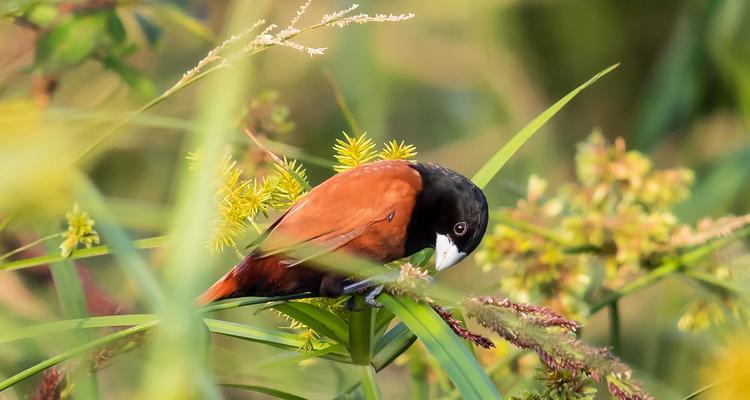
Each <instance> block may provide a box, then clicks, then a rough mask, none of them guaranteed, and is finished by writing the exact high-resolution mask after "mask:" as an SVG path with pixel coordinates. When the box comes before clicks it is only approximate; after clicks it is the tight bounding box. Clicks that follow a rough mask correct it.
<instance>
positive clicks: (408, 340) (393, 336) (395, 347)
mask: <svg viewBox="0 0 750 400" xmlns="http://www.w3.org/2000/svg"><path fill="white" fill-rule="evenodd" d="M416 340H417V336H416V335H414V333H413V332H412V331H410V330H409V328H407V327H406V325H404V323H403V322H401V323H399V324H398V325H396V327H395V328H393V329H391V330H390V331H388V332H387V333H386V334H385V335H383V337H382V338H380V340H378V342H377V343H376V344H375V355H374V356H373V357H372V365H373V366H374V367H375V370H377V371H380V370H382V369H383V368H385V367H387V366H388V365H390V364H391V363H392V362H393V360H395V359H396V358H398V356H400V355H401V354H403V353H404V352H405V351H406V350H408V349H409V347H411V345H412V344H414V342H415V341H416Z"/></svg>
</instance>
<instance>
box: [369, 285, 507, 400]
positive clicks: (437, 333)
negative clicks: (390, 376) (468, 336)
mask: <svg viewBox="0 0 750 400" xmlns="http://www.w3.org/2000/svg"><path fill="white" fill-rule="evenodd" d="M378 301H380V302H381V303H382V304H383V305H384V306H385V307H386V308H388V309H389V310H391V312H393V313H394V314H396V316H398V317H399V318H401V321H403V322H404V324H406V326H407V327H408V328H409V329H410V330H411V331H412V332H414V334H415V335H417V337H418V338H419V340H421V341H422V343H423V344H424V345H425V346H426V347H427V349H428V350H429V351H430V353H431V354H432V355H433V356H434V357H435V358H436V359H437V360H438V362H439V363H440V365H441V366H442V367H443V369H444V370H445V373H446V374H447V375H448V377H449V378H450V380H451V381H452V382H453V384H454V385H455V386H456V388H457V389H458V391H459V392H460V393H461V396H462V397H463V398H464V399H480V400H486V399H500V398H501V396H500V393H498V391H497V389H496V388H495V386H494V385H493V384H492V381H491V380H490V378H489V377H488V376H487V374H486V373H485V372H484V370H482V367H481V366H480V365H479V363H478V362H477V360H476V358H474V356H473V355H472V354H471V353H470V352H469V350H468V349H467V348H466V346H465V345H464V342H463V340H462V339H460V338H459V337H458V336H456V334H455V333H453V331H452V330H451V329H450V328H449V327H448V326H447V325H446V324H445V322H444V321H443V320H442V318H440V316H439V315H437V313H435V311H434V310H433V309H432V308H430V307H429V306H427V305H424V304H419V303H417V302H416V301H414V300H412V299H409V298H395V297H392V296H390V295H387V294H385V295H381V296H380V297H378Z"/></svg>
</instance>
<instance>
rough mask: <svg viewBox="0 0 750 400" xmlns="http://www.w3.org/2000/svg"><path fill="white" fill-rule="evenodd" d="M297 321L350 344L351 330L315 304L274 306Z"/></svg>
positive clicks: (345, 343) (342, 342) (289, 303)
mask: <svg viewBox="0 0 750 400" xmlns="http://www.w3.org/2000/svg"><path fill="white" fill-rule="evenodd" d="M272 308H274V309H275V310H277V311H279V312H282V313H284V314H285V315H287V316H289V317H290V318H292V319H294V320H295V321H297V322H299V323H301V324H304V325H305V326H307V327H309V328H311V329H312V330H314V331H315V332H318V333H320V334H322V335H325V336H327V337H329V338H331V339H333V340H335V341H337V342H339V343H341V344H344V345H347V344H348V343H349V328H348V326H347V325H346V322H345V321H344V320H343V319H342V318H341V317H339V316H338V315H336V314H334V313H332V312H330V311H328V310H325V309H323V308H320V307H318V306H316V305H314V304H309V303H297V302H287V303H280V304H275V305H273V306H272Z"/></svg>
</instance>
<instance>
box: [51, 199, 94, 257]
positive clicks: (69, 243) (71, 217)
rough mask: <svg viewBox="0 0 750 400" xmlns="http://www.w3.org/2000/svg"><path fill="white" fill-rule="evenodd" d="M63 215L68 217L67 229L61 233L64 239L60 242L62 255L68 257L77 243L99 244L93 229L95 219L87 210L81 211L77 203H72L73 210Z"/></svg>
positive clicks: (88, 245)
mask: <svg viewBox="0 0 750 400" xmlns="http://www.w3.org/2000/svg"><path fill="white" fill-rule="evenodd" d="M65 217H66V218H67V219H68V230H67V231H65V232H64V233H63V234H62V236H63V237H64V238H65V240H64V241H63V242H62V243H61V244H60V253H61V254H62V256H63V257H70V255H71V254H73V251H75V249H77V248H78V245H79V244H82V245H84V246H86V247H91V246H93V245H95V244H99V233H98V232H97V231H96V230H94V224H95V221H94V220H93V219H91V218H89V214H88V213H87V212H85V211H81V209H80V208H79V207H78V204H74V205H73V210H72V211H70V212H68V213H67V214H65Z"/></svg>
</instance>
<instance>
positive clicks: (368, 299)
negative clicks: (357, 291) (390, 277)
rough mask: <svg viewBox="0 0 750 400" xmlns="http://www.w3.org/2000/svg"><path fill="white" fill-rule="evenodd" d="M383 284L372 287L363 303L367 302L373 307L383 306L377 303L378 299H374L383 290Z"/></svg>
mask: <svg viewBox="0 0 750 400" xmlns="http://www.w3.org/2000/svg"><path fill="white" fill-rule="evenodd" d="M383 286H384V285H378V286H375V287H374V288H372V290H370V291H369V292H368V293H367V295H366V296H365V304H367V305H368V306H370V307H375V308H381V307H383V305H382V304H380V303H378V301H377V300H375V298H376V297H378V295H379V294H380V293H382V292H383Z"/></svg>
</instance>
